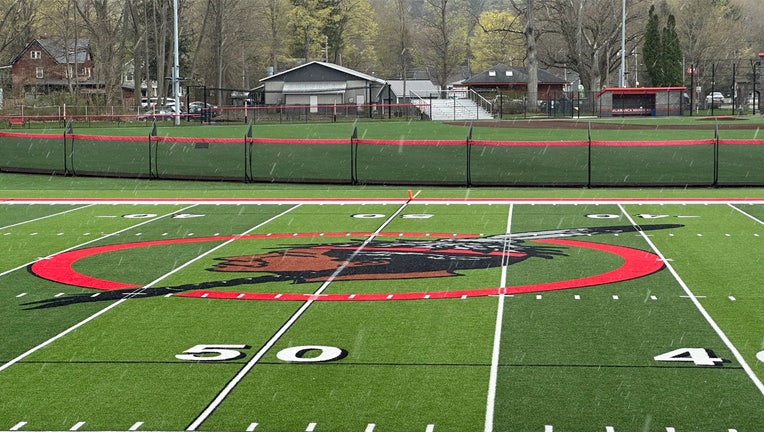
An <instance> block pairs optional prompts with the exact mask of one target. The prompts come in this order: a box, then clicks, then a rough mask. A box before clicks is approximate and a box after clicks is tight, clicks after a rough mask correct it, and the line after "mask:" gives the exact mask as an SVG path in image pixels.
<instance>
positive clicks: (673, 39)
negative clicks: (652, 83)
mask: <svg viewBox="0 0 764 432" xmlns="http://www.w3.org/2000/svg"><path fill="white" fill-rule="evenodd" d="M663 64H664V76H663V79H664V81H663V84H662V85H664V86H678V85H682V47H681V46H680V45H679V36H678V35H677V33H676V20H675V19H674V15H669V16H668V20H667V23H666V28H665V29H664V30H663Z"/></svg>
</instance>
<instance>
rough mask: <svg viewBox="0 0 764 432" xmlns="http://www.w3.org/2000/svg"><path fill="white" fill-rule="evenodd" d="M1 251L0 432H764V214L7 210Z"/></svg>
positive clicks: (278, 201) (651, 203)
mask: <svg viewBox="0 0 764 432" xmlns="http://www.w3.org/2000/svg"><path fill="white" fill-rule="evenodd" d="M0 239H2V240H0V250H2V254H0V314H1V315H2V317H3V319H2V335H3V336H2V344H0V430H20V431H31V430H55V431H58V430H61V431H68V430H81V431H96V430H98V431H100V430H120V431H125V430H138V431H180V430H207V431H256V432H261V431H262V432H286V431H289V432H294V431H314V432H323V431H357V432H402V431H407V432H409V431H410V432H447V431H451V432H469V431H486V432H487V431H497V432H499V431H539V432H562V431H605V432H607V431H610V432H621V431H666V432H684V431H704V432H710V431H719V432H729V431H737V432H744V431H751V432H754V431H761V430H764V384H762V380H764V291H763V289H762V286H763V285H762V280H764V265H763V264H764V263H762V259H763V258H762V257H764V199H744V198H730V199H726V198H715V199H702V198H688V199H672V198H664V199H644V198H639V199H636V198H635V199H628V198H624V199H618V198H596V199H579V198H568V199H550V198H539V199H534V198H514V199H513V198H472V199H470V198H459V199H450V198H427V197H423V196H421V195H420V194H419V193H418V192H417V191H416V190H415V191H413V192H409V193H408V194H406V196H397V197H393V198H368V199H364V198H347V197H346V198H336V199H335V198H326V197H322V198H249V199H247V198H221V199H213V198H209V199H201V198H187V199H169V198H165V199H160V198H156V199H148V198H147V199H129V198H122V199H109V198H101V199H80V198H68V199H67V198H51V199H42V198H34V199H32V198H30V199H26V198H9V199H4V200H0Z"/></svg>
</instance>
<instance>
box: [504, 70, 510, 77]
mask: <svg viewBox="0 0 764 432" xmlns="http://www.w3.org/2000/svg"><path fill="white" fill-rule="evenodd" d="M504 74H505V75H506V76H508V77H511V76H512V71H506V72H504Z"/></svg>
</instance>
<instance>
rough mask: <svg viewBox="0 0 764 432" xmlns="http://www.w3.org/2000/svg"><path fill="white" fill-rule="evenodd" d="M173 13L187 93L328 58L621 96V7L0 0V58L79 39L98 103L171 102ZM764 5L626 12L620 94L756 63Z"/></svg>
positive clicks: (690, 3) (682, 1)
mask: <svg viewBox="0 0 764 432" xmlns="http://www.w3.org/2000/svg"><path fill="white" fill-rule="evenodd" d="M173 1H177V6H178V12H179V26H178V28H179V29H178V30H179V44H180V68H181V70H180V76H181V77H183V80H184V81H183V84H184V85H205V86H207V87H212V88H220V89H223V88H226V89H250V88H254V87H256V86H257V85H258V84H259V80H260V79H261V78H263V77H265V76H266V74H267V73H268V71H269V70H271V71H274V72H279V71H283V70H286V69H288V68H291V67H294V66H297V65H299V64H302V63H304V62H306V61H311V60H322V61H329V62H333V63H336V64H340V65H343V66H346V67H349V68H352V69H355V70H358V71H361V72H364V73H367V74H370V75H375V76H378V77H381V78H384V79H400V78H402V77H403V76H404V74H405V75H407V76H406V77H407V78H411V77H412V76H413V74H414V73H418V74H419V75H426V76H428V77H429V78H430V79H432V80H433V82H435V83H436V84H437V85H439V86H441V87H445V86H446V85H447V84H448V83H449V82H451V80H454V79H459V78H467V77H468V76H469V75H470V74H474V73H479V72H481V71H483V70H485V69H486V68H488V67H490V66H492V65H494V64H497V63H504V64H507V65H509V66H527V67H528V68H529V71H533V70H537V68H545V69H550V70H552V71H554V72H557V73H558V75H560V76H563V75H568V74H571V76H572V75H577V76H578V77H580V80H581V83H582V84H583V85H584V87H585V88H586V90H595V91H596V90H599V89H601V88H603V87H605V86H613V85H617V83H618V73H619V69H620V66H621V52H620V51H621V38H622V27H621V22H622V15H623V12H624V9H623V7H622V6H623V5H622V0H543V1H542V0H0V6H2V8H0V10H3V11H5V12H4V14H3V15H2V16H1V17H0V36H1V37H0V54H2V56H3V57H4V58H5V59H6V65H8V64H10V61H11V60H12V59H13V58H14V57H15V56H16V55H17V54H19V53H20V52H21V50H23V48H24V47H25V46H26V44H27V43H29V42H30V41H32V40H34V39H36V38H42V37H48V38H60V39H69V40H73V39H82V38H87V39H89V40H90V46H91V51H92V54H93V60H94V62H95V67H94V73H95V79H96V80H98V81H99V82H102V83H103V84H104V86H105V89H106V92H105V95H104V96H103V98H104V100H103V101H101V102H103V103H105V104H107V105H109V104H117V103H118V102H119V100H120V98H121V82H122V72H123V71H124V68H125V65H126V64H133V65H134V67H135V71H134V74H135V77H136V82H141V81H144V82H152V81H155V82H157V83H160V84H162V85H160V86H159V92H160V96H164V95H168V94H169V91H170V83H169V80H168V77H169V76H170V70H171V67H172V43H173V40H172V39H173V37H172V34H173V6H174V4H173ZM762 3H763V2H761V1H759V0H657V1H654V0H626V1H625V6H626V7H625V11H626V15H625V22H626V31H625V46H626V50H625V58H626V65H625V69H626V70H627V73H628V76H627V84H628V85H630V86H633V85H636V84H637V82H636V81H639V83H638V84H639V85H641V86H645V85H666V84H667V83H671V84H672V85H673V84H680V85H681V84H683V83H682V82H681V81H684V80H685V78H684V76H682V71H683V70H685V68H686V66H688V65H695V66H700V67H703V65H704V64H709V63H712V62H719V61H730V62H733V61H740V62H747V61H748V60H749V59H752V58H756V57H757V54H758V52H759V51H764V33H763V32H761V31H760V30H759V29H760V27H761V23H762V22H764V4H762ZM531 75H532V76H533V75H534V74H533V73H531ZM675 81H680V82H675ZM531 84H533V83H531ZM687 84H688V83H686V82H684V85H687Z"/></svg>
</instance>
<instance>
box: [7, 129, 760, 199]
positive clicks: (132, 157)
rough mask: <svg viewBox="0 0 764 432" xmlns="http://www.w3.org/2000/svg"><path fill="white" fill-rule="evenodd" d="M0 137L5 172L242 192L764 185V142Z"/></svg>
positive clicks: (247, 135)
mask: <svg viewBox="0 0 764 432" xmlns="http://www.w3.org/2000/svg"><path fill="white" fill-rule="evenodd" d="M251 130H252V129H251V127H250V129H248V131H247V132H246V133H244V134H243V135H242V137H241V138H188V137H167V136H156V135H155V134H149V135H148V136H145V137H135V136H130V137H127V136H93V135H83V134H76V133H73V132H72V131H71V130H70V129H69V130H67V132H64V133H63V134H39V133H17V132H2V133H0V171H5V172H32V173H51V174H65V175H90V176H108V177H134V178H161V179H204V180H228V181H242V182H302V183H327V184H330V183H339V184H423V185H425V184H431V185H464V186H762V185H764V169H762V162H761V161H763V160H764V140H760V139H734V140H733V139H723V138H720V137H719V136H718V131H715V132H714V136H712V137H710V138H708V139H695V140H681V141H677V140H674V141H598V140H593V139H586V140H581V141H548V142H547V141H526V142H518V141H490V140H476V139H472V138H471V136H472V134H471V131H470V135H469V136H468V137H467V138H465V139H463V140H376V139H367V138H364V139H359V138H357V137H356V136H355V135H353V136H350V137H348V138H346V139H283V138H258V137H252V136H251Z"/></svg>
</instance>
